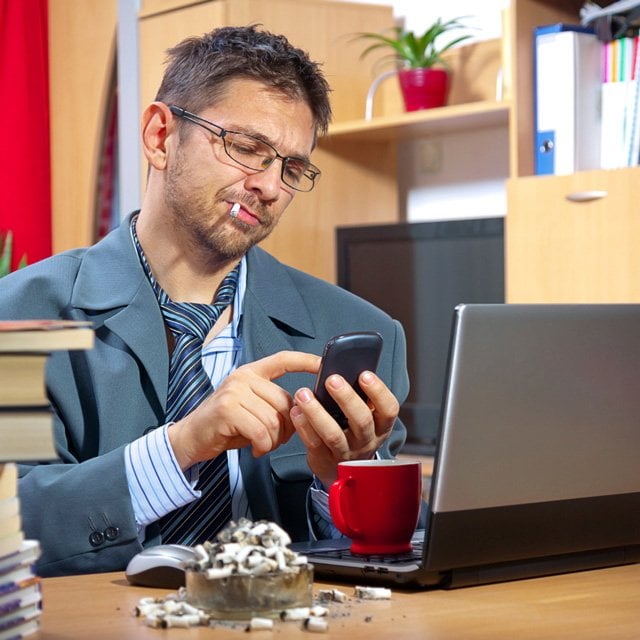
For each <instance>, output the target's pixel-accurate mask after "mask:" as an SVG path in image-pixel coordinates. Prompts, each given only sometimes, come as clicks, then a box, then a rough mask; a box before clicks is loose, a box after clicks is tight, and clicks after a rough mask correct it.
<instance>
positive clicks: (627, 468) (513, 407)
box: [295, 304, 640, 587]
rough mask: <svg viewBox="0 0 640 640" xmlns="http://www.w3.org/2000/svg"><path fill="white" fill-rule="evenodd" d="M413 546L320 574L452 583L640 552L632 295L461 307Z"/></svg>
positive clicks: (638, 402) (638, 354) (610, 560)
mask: <svg viewBox="0 0 640 640" xmlns="http://www.w3.org/2000/svg"><path fill="white" fill-rule="evenodd" d="M445 386H446V388H445V390H444V397H443V410H442V420H441V426H440V434H439V440H438V445H437V449H436V458H435V467H434V473H433V479H432V483H431V490H430V498H429V503H428V508H427V524H426V528H425V529H424V530H419V531H416V535H415V536H414V553H413V554H408V555H405V556H397V557H366V556H354V555H352V554H350V552H349V540H347V539H343V540H338V541H317V542H313V543H303V544H298V545H296V546H295V548H296V549H297V550H298V551H304V552H305V553H308V554H309V556H310V561H311V562H312V563H313V564H314V565H315V571H316V575H318V576H322V577H325V578H329V579H332V580H348V581H359V582H366V583H383V584H388V585H393V584H395V585H397V586H406V587H457V586H467V585H472V584H482V583H489V582H497V581H502V580H512V579H518V578H524V577H534V576H541V575H548V574H553V573H563V572H568V571H576V570H581V569H591V568H597V567H605V566H612V565H618V564H625V563H633V562H640V305H635V304H620V305H609V304H600V305H555V304H539V305H509V304H488V305H484V304H474V305H461V306H459V307H458V308H456V310H455V314H454V322H453V329H452V339H451V345H450V353H449V363H448V373H447V382H446V385H445Z"/></svg>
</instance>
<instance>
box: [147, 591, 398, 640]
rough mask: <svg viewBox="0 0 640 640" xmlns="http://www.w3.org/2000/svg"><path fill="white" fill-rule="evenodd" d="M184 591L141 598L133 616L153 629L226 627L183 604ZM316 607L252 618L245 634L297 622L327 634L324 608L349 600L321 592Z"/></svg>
mask: <svg viewBox="0 0 640 640" xmlns="http://www.w3.org/2000/svg"><path fill="white" fill-rule="evenodd" d="M353 596H354V597H355V598H357V599H359V600H388V599H390V598H391V590H390V589H386V588H384V587H359V586H356V587H355V588H354V593H353ZM185 597H186V591H185V589H184V588H181V589H180V590H179V591H177V592H176V593H170V594H168V595H166V596H165V597H164V598H152V597H147V598H142V599H141V600H140V601H139V602H138V606H137V607H136V611H135V614H136V616H138V617H141V618H144V623H145V624H146V625H147V626H149V627H153V628H156V629H168V628H171V627H194V626H216V625H217V624H225V623H224V622H222V621H220V620H215V619H213V618H212V617H211V616H209V615H208V614H207V613H206V612H205V611H203V610H202V609H198V608H196V607H193V606H191V605H190V604H189V603H188V602H186V600H185ZM315 600H316V604H314V605H313V606H311V607H297V608H295V609H284V610H283V611H281V612H280V615H279V616H278V617H277V618H263V617H254V618H251V620H249V621H248V622H246V623H243V624H244V629H245V631H262V630H269V629H273V628H274V626H275V625H276V624H278V620H279V621H281V622H284V623H289V622H298V623H300V625H301V627H300V628H301V629H302V630H304V631H308V632H311V633H328V631H329V622H328V619H327V618H328V617H329V614H330V610H329V607H328V606H327V605H330V604H333V603H336V604H344V603H346V602H348V601H349V597H348V596H347V594H346V593H344V592H343V591H340V590H339V589H320V590H319V591H318V593H317V596H316V598H315Z"/></svg>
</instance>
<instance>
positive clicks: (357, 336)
mask: <svg viewBox="0 0 640 640" xmlns="http://www.w3.org/2000/svg"><path fill="white" fill-rule="evenodd" d="M381 352H382V336H381V335H380V334H379V333H377V332H376V331H358V332H354V333H344V334H342V335H338V336H334V337H333V338H331V339H330V340H329V341H328V342H327V344H325V346H324V351H323V353H322V362H321V363H320V371H319V372H318V375H317V377H316V384H315V388H314V390H313V392H314V394H315V396H316V398H317V399H318V400H319V401H320V403H321V404H322V406H323V407H324V408H325V409H326V410H327V411H328V412H329V414H330V415H331V417H333V418H334V420H335V421H336V422H337V423H338V424H339V425H340V426H341V427H342V428H343V429H346V428H347V426H348V424H347V418H346V416H345V415H344V414H343V413H342V411H341V410H340V407H339V406H338V405H337V404H336V401H335V400H334V399H333V398H332V397H331V395H330V394H329V392H328V391H327V388H326V386H325V382H326V380H327V378H328V377H329V376H330V375H331V374H333V373H338V374H340V375H341V376H342V377H343V378H344V379H345V380H346V381H347V382H348V383H349V384H350V385H351V386H352V387H353V388H354V389H355V391H356V392H357V393H358V395H359V396H360V397H361V398H362V399H364V400H366V398H367V396H366V394H365V393H364V391H363V390H362V389H361V388H360V385H359V384H358V376H359V375H360V374H361V373H362V372H363V371H373V372H375V370H376V369H377V368H378V362H379V360H380V353H381Z"/></svg>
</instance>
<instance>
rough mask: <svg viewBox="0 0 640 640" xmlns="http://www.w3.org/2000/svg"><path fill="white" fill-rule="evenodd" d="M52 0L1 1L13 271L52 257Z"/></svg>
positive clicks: (0, 64) (2, 131)
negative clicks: (22, 261) (49, 7)
mask: <svg viewBox="0 0 640 640" xmlns="http://www.w3.org/2000/svg"><path fill="white" fill-rule="evenodd" d="M47 4H48V0H0V140H1V141H2V147H1V148H0V232H6V231H8V230H10V231H11V232H12V233H13V261H12V262H13V267H14V268H15V266H16V265H17V263H18V262H19V261H20V259H21V258H22V257H23V256H25V257H26V259H27V262H28V263H29V264H32V263H34V262H37V261H38V260H41V259H42V258H45V257H47V256H49V255H51V162H50V153H49V150H50V148H49V68H48V59H49V53H48V33H47V30H48V16H47Z"/></svg>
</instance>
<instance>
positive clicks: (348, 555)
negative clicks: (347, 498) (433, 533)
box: [312, 541, 423, 564]
mask: <svg viewBox="0 0 640 640" xmlns="http://www.w3.org/2000/svg"><path fill="white" fill-rule="evenodd" d="M422 546H423V545H422V541H420V542H414V543H413V549H412V550H411V551H409V552H407V553H398V554H392V555H370V556H365V555H360V554H356V553H352V552H351V550H350V549H348V548H346V549H332V550H328V549H327V550H324V551H322V552H321V553H320V554H319V555H321V556H323V557H325V558H335V559H336V560H349V559H351V560H357V561H359V562H362V561H368V562H371V563H372V564H406V563H407V562H419V561H420V560H421V559H422ZM312 557H313V554H312ZM312 562H313V560H312Z"/></svg>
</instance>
